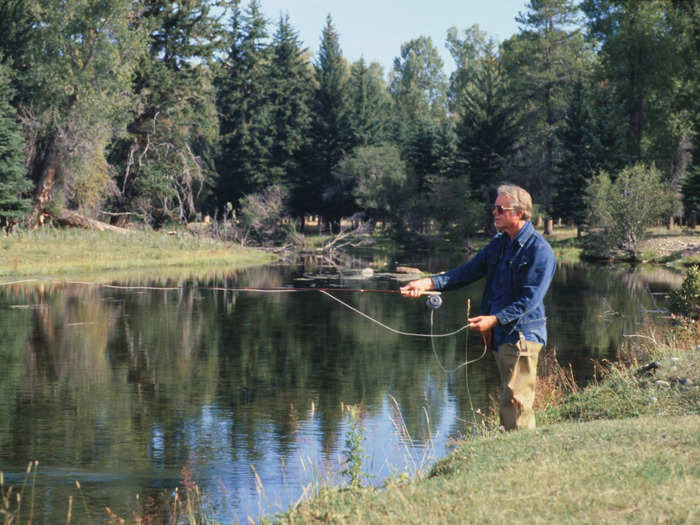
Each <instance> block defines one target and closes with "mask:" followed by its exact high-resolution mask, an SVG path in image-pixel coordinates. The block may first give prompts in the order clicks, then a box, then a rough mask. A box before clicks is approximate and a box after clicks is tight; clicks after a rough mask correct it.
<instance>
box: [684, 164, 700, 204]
mask: <svg viewBox="0 0 700 525" xmlns="http://www.w3.org/2000/svg"><path fill="white" fill-rule="evenodd" d="M682 191H683V206H684V207H685V211H686V212H693V211H694V212H695V213H699V214H700V166H698V167H696V168H695V169H694V170H692V171H691V172H690V173H688V174H687V175H686V176H685V179H684V180H683V186H682Z"/></svg>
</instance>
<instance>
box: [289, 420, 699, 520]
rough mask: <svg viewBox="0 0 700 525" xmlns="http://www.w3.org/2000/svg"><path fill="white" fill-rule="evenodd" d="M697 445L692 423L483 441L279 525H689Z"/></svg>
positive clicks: (598, 426) (556, 429)
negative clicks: (427, 469)
mask: <svg viewBox="0 0 700 525" xmlns="http://www.w3.org/2000/svg"><path fill="white" fill-rule="evenodd" d="M699 436H700V416H686V417H671V418H656V417H644V418H637V419H627V420H622V421H596V422H593V423H585V424H584V423H568V424H558V425H552V426H547V427H545V428H542V429H540V430H537V431H535V432H521V433H508V434H490V435H488V436H486V437H483V438H481V439H478V440H475V441H471V442H469V443H467V444H465V445H464V446H462V447H460V448H459V450H457V451H456V452H454V453H453V454H452V455H451V456H450V457H449V458H447V459H446V460H444V461H442V462H441V463H439V464H438V465H436V466H435V468H434V469H433V471H432V473H431V476H430V477H429V478H428V479H425V480H423V481H421V482H418V483H411V484H408V485H405V486H396V487H390V488H388V489H386V490H381V491H375V490H370V489H364V490H354V491H341V492H325V493H321V495H319V496H318V497H317V498H316V499H314V500H312V501H309V502H306V503H303V504H302V505H300V506H299V507H298V508H297V509H296V510H295V511H293V512H290V513H289V514H287V515H285V516H284V517H282V518H281V519H280V522H282V523H312V522H324V523H397V524H398V523H533V522H534V523H622V522H627V523H651V522H654V523H656V522H658V521H664V522H666V521H668V522H672V523H694V522H697V518H698V515H697V512H698V510H697V503H698V500H697V494H698V488H700V467H698V462H697V456H698V445H699V443H698V439H699Z"/></svg>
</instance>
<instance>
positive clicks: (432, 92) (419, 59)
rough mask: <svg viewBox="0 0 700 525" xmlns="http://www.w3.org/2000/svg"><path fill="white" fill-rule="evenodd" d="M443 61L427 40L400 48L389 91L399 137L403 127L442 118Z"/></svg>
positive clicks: (444, 93) (444, 99)
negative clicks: (394, 110) (396, 118)
mask: <svg viewBox="0 0 700 525" xmlns="http://www.w3.org/2000/svg"><path fill="white" fill-rule="evenodd" d="M442 67H443V62H442V59H441V58H440V55H439V53H438V50H437V48H436V47H435V45H434V44H433V41H432V39H431V38H430V37H425V36H421V37H419V38H416V39H414V40H411V41H409V42H407V43H405V44H403V45H402V46H401V54H400V56H399V57H396V58H395V59H394V69H393V71H392V72H391V84H390V88H389V90H390V92H391V94H392V96H393V98H394V102H395V103H396V108H397V110H398V115H397V116H398V117H399V118H398V129H399V134H400V133H401V131H400V130H401V128H403V127H404V125H408V126H409V128H410V126H411V125H414V124H415V123H416V122H421V121H426V120H435V121H438V122H439V121H440V120H442V119H443V118H444V115H445V114H446V110H447V80H446V78H445V74H444V73H443V71H442Z"/></svg>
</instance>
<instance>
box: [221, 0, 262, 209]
mask: <svg viewBox="0 0 700 525" xmlns="http://www.w3.org/2000/svg"><path fill="white" fill-rule="evenodd" d="M267 37H268V34H267V29H266V21H265V19H264V18H263V16H262V13H261V8H260V3H259V2H257V1H253V2H251V3H250V4H249V6H248V8H247V10H246V11H245V13H242V12H241V11H240V9H239V8H238V7H236V8H235V9H234V10H233V15H232V17H231V29H230V31H229V35H228V41H229V47H228V50H227V54H226V58H225V59H224V60H223V62H222V63H221V65H220V68H219V70H218V74H217V78H216V86H217V93H216V96H217V110H218V113H219V115H220V134H221V145H220V155H219V157H218V159H217V170H218V172H219V176H220V177H219V181H218V186H217V194H218V195H217V200H218V204H219V205H223V204H224V203H225V202H237V201H238V200H239V199H240V198H241V197H242V196H243V195H246V194H247V193H252V192H258V191H261V190H262V189H263V188H264V187H265V186H266V185H268V184H270V179H269V177H270V164H269V161H270V155H271V151H270V148H271V146H272V138H273V136H272V135H271V134H270V133H269V128H270V125H271V121H270V109H271V108H270V101H269V100H268V96H269V94H270V92H269V88H270V86H269V84H268V83H267V80H268V78H267V75H268V70H267V67H268V63H269V60H270V50H269V46H268V44H267V42H266V40H267Z"/></svg>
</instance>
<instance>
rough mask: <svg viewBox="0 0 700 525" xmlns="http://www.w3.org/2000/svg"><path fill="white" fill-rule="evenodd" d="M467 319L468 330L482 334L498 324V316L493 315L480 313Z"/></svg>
mask: <svg viewBox="0 0 700 525" xmlns="http://www.w3.org/2000/svg"><path fill="white" fill-rule="evenodd" d="M467 321H469V329H470V330H474V331H476V332H481V333H482V334H483V333H484V332H488V331H489V330H491V328H493V327H494V326H496V325H497V324H498V317H496V316H495V315H480V316H478V317H470V318H469V319H467Z"/></svg>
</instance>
